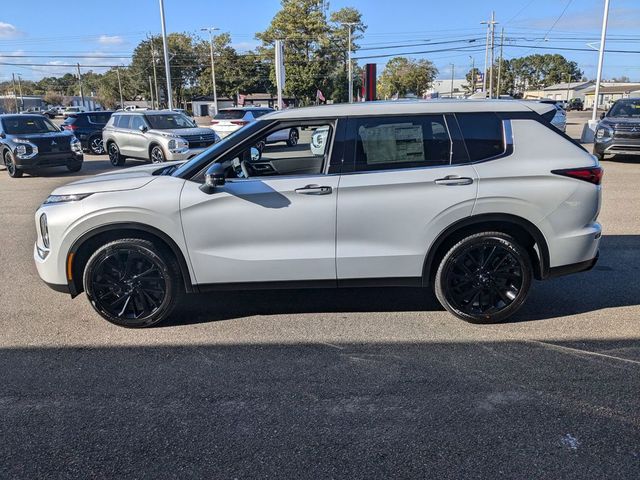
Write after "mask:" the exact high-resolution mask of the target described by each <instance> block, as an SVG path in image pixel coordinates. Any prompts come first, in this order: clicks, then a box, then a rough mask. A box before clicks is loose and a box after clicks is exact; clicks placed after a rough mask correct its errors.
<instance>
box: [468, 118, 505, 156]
mask: <svg viewBox="0 0 640 480" xmlns="http://www.w3.org/2000/svg"><path fill="white" fill-rule="evenodd" d="M456 118H457V119H458V124H459V125H460V131H461V132H462V137H463V138H464V143H465V145H466V147H467V151H468V152H469V159H470V160H471V161H472V162H478V161H480V160H486V159H488V158H491V157H496V156H498V155H502V154H503V153H504V152H505V142H504V131H503V127H502V120H500V118H498V116H497V115H496V114H495V113H492V112H486V113H456Z"/></svg>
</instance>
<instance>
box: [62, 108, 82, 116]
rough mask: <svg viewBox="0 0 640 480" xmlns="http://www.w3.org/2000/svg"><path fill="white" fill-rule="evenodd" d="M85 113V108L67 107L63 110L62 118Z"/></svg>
mask: <svg viewBox="0 0 640 480" xmlns="http://www.w3.org/2000/svg"><path fill="white" fill-rule="evenodd" d="M86 111H87V108H86V107H67V108H65V109H64V112H62V116H63V117H64V118H67V117H68V116H69V115H71V114H72V113H80V112H86Z"/></svg>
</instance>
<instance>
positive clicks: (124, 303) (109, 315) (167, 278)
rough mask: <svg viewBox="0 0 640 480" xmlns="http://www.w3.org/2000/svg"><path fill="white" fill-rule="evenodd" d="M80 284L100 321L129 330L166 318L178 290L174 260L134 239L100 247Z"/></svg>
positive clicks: (148, 243)
mask: <svg viewBox="0 0 640 480" xmlns="http://www.w3.org/2000/svg"><path fill="white" fill-rule="evenodd" d="M83 281H84V288H85V291H86V294H87V297H88V298H89V302H91V305H92V306H93V308H94V309H95V310H96V311H97V312H98V313H99V314H100V315H101V316H102V318H104V319H105V320H107V321H109V322H111V323H114V324H116V325H119V326H122V327H131V328H140V327H150V326H152V325H156V324H158V323H159V322H161V321H162V320H164V319H166V318H167V317H168V316H169V315H170V314H171V312H172V311H173V309H174V307H175V305H176V302H177V299H178V296H179V292H180V288H181V287H180V269H179V267H178V264H177V261H176V260H175V258H173V256H171V255H170V254H168V253H167V252H164V251H162V250H160V249H158V248H157V247H156V246H154V244H153V243H152V242H150V241H148V240H141V239H136V238H128V239H121V240H115V241H113V242H110V243H107V244H106V245H103V246H102V247H100V248H99V249H98V250H97V251H96V252H95V253H94V254H93V255H92V256H91V257H90V258H89V261H88V262H87V265H86V267H85V270H84V277H83Z"/></svg>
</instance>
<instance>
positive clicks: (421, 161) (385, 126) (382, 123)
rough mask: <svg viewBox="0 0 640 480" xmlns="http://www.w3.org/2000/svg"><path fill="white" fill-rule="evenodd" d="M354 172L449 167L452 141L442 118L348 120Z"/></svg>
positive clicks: (436, 116) (433, 116)
mask: <svg viewBox="0 0 640 480" xmlns="http://www.w3.org/2000/svg"><path fill="white" fill-rule="evenodd" d="M350 122H351V125H350V131H351V134H352V135H353V137H354V138H355V169H356V170H357V171H367V170H385V169H401V168H415V167H429V166H434V165H448V164H449V163H450V162H451V138H450V137H449V131H448V128H447V124H446V122H445V120H444V116H443V115H420V116H406V117H405V116H403V117H385V118H356V119H353V120H350Z"/></svg>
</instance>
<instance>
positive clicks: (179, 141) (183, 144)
mask: <svg viewBox="0 0 640 480" xmlns="http://www.w3.org/2000/svg"><path fill="white" fill-rule="evenodd" d="M188 149H189V142H187V141H186V140H185V139H184V138H180V137H176V138H172V139H171V140H169V150H171V151H176V152H179V151H183V150H188Z"/></svg>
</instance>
